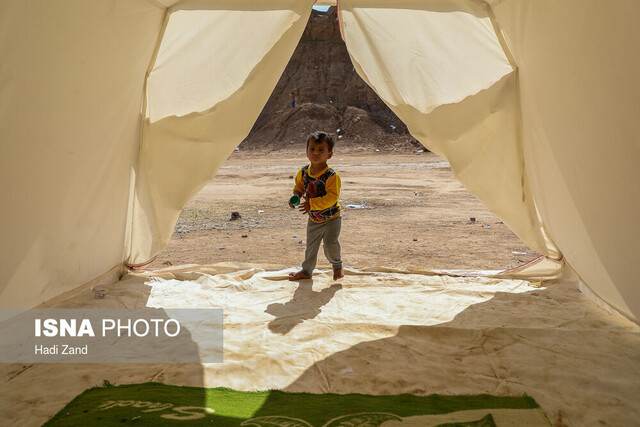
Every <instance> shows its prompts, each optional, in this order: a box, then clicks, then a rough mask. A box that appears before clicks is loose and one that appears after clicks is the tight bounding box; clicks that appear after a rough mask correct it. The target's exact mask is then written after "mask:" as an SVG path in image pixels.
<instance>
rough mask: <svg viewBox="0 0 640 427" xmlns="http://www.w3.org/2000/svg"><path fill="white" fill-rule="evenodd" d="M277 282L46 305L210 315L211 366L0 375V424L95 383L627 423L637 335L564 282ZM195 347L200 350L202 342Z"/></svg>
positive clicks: (173, 278) (163, 281)
mask: <svg viewBox="0 0 640 427" xmlns="http://www.w3.org/2000/svg"><path fill="white" fill-rule="evenodd" d="M376 270H377V271H376ZM289 271H291V270H273V269H271V268H270V267H266V266H263V267H260V266H257V265H230V264H227V265H214V266H201V267H190V268H171V269H167V270H165V271H164V272H156V273H153V274H152V275H151V276H152V277H145V276H148V274H140V275H128V276H125V278H124V279H123V280H122V281H121V282H118V283H117V284H114V285H111V286H109V290H108V293H107V296H106V298H105V299H102V300H100V299H95V298H93V292H92V291H91V289H90V288H88V287H87V288H84V289H80V290H78V291H77V292H76V293H75V294H74V295H69V296H68V297H67V298H61V299H58V300H56V301H51V302H49V303H47V304H46V305H45V306H46V307H57V308H80V307H85V308H93V309H101V308H142V307H155V308H164V309H170V308H211V307H219V308H222V309H223V310H224V328H225V329H224V363H217V364H215V363H214V364H154V365H149V364H126V363H125V364H122V363H121V364H31V365H18V364H14V365H1V366H0V373H1V374H2V375H0V378H2V379H1V380H0V393H1V396H2V399H0V424H2V425H24V426H31V425H33V426H36V425H38V426H39V425H41V424H42V423H43V422H44V421H46V420H48V419H49V418H51V417H52V416H53V415H54V414H55V413H57V412H58V411H59V410H61V409H62V408H63V407H64V405H66V404H67V403H68V402H69V401H70V400H71V399H73V398H74V397H75V396H77V395H78V394H80V393H82V392H83V391H84V390H85V389H87V388H89V387H92V386H102V384H103V381H104V380H107V381H109V382H111V383H112V384H115V385H120V384H129V383H141V382H147V381H157V382H162V383H165V384H176V385H188V386H198V387H219V386H224V387H231V388H234V389H236V390H267V389H282V390H286V391H292V392H312V393H366V394H398V393H413V394H420V395H427V394H432V393H440V394H447V395H456V394H481V393H488V394H493V395H500V396H522V395H523V393H526V394H528V395H529V396H531V397H533V398H534V399H535V400H536V401H537V402H538V404H539V405H540V407H541V408H542V409H543V410H544V411H545V413H546V414H547V417H548V418H549V420H550V421H551V422H552V423H553V424H554V425H570V426H591V425H599V424H600V423H601V421H602V422H604V423H606V424H610V425H616V426H626V425H634V424H635V423H636V422H637V420H638V419H640V405H639V404H638V403H639V402H638V399H639V396H640V334H638V331H637V327H636V326H635V325H634V324H633V323H632V322H630V321H628V320H626V319H623V318H621V317H619V316H614V315H610V314H608V313H607V312H605V311H604V310H602V309H600V308H599V307H597V306H596V305H595V304H594V303H593V302H591V301H589V300H588V299H587V298H586V297H585V296H584V295H582V294H581V293H580V292H579V291H578V290H577V289H576V288H575V282H574V283H573V284H572V286H569V285H570V284H569V283H568V282H565V283H564V284H556V285H552V286H549V287H540V286H539V284H531V283H529V282H526V281H522V280H506V279H491V278H469V277H458V278H455V277H449V276H437V275H427V274H419V273H418V272H416V271H395V272H390V271H381V270H378V269H375V268H370V269H368V270H367V271H363V270H347V272H346V273H347V275H346V277H345V278H344V280H342V281H341V283H336V282H333V281H332V280H331V276H330V273H331V271H330V270H328V271H327V270H324V271H317V272H316V273H317V274H316V275H315V276H314V280H313V282H312V281H302V282H300V283H295V282H290V281H288V280H287V274H288V272H289ZM407 295H410V296H411V297H410V298H408V297H407ZM196 344H197V343H196ZM198 347H199V348H200V349H201V350H200V351H206V350H205V348H206V344H205V343H202V344H201V345H198ZM173 350H174V349H169V351H173ZM33 402H38V403H37V405H34V403H33ZM213 409H214V410H215V408H213ZM118 421H119V420H118ZM528 421H529V422H530V423H532V420H531V419H529V420H528ZM414 425H416V424H414ZM418 425H421V426H422V425H425V424H424V423H420V422H418ZM518 425H537V424H522V423H519V424H518Z"/></svg>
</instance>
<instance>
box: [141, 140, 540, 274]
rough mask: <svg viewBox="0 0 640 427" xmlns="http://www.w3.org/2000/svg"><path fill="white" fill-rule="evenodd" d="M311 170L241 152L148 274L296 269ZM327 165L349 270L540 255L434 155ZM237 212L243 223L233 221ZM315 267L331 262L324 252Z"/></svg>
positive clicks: (343, 155)
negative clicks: (335, 186) (298, 191)
mask: <svg viewBox="0 0 640 427" xmlns="http://www.w3.org/2000/svg"><path fill="white" fill-rule="evenodd" d="M304 164H306V156H305V154H304V148H302V149H301V150H299V151H291V150H288V151H280V152H269V153H266V152H259V151H251V152H243V151H237V152H234V153H233V154H232V155H231V156H230V157H229V159H227V161H226V163H225V164H223V166H222V167H221V168H220V170H219V171H218V174H217V175H216V176H215V177H214V179H213V180H212V181H211V182H209V183H208V184H207V185H206V186H205V187H204V188H203V189H202V191H201V192H200V193H199V194H198V195H196V197H195V198H194V199H192V200H191V201H190V202H189V203H188V204H187V206H186V207H185V208H184V209H183V211H182V213H181V215H180V218H179V220H178V223H177V225H176V227H175V230H174V234H173V236H172V239H171V241H170V243H169V245H168V247H167V248H165V250H164V251H162V252H161V253H160V254H159V256H158V258H157V259H156V261H155V262H154V263H152V264H151V265H150V266H149V267H148V268H151V269H154V268H162V267H165V266H167V265H178V264H190V263H198V264H211V263H216V262H221V261H234V262H251V263H260V264H276V265H281V266H299V265H300V263H301V262H302V259H303V255H304V244H305V226H306V217H305V216H304V215H302V214H301V213H299V212H298V211H296V210H292V209H291V208H289V206H288V203H287V202H288V199H289V197H290V195H291V190H292V188H293V177H294V176H295V174H296V173H297V171H298V169H299V168H300V167H301V166H303V165H304ZM329 164H330V165H331V166H332V167H333V168H334V169H335V170H336V171H337V172H338V173H339V174H340V177H341V180H342V191H341V196H340V203H341V205H342V207H343V223H342V233H341V236H340V242H341V245H342V257H343V259H344V264H345V266H346V267H356V268H360V267H374V266H386V267H397V268H400V267H402V268H411V267H417V268H444V269H490V270H503V269H508V268H511V267H515V266H516V265H519V264H521V263H523V262H526V261H528V260H531V259H533V258H535V257H536V256H538V254H537V253H536V252H535V251H533V250H532V249H530V248H529V247H527V246H526V245H525V244H524V243H523V242H522V241H521V240H520V239H519V238H518V237H517V236H516V235H515V234H514V233H513V232H512V231H511V230H510V229H509V228H508V227H507V226H505V225H504V224H503V223H502V222H501V221H500V220H499V219H498V218H497V217H496V216H494V215H493V214H491V213H490V212H489V211H487V210H486V209H485V208H484V206H483V205H482V204H481V203H480V202H479V201H478V200H477V199H476V198H475V197H474V196H472V195H470V194H469V193H468V192H467V191H466V190H465V189H464V188H463V187H462V186H461V185H460V184H459V183H458V182H457V181H456V180H455V179H454V178H453V174H452V172H451V168H450V167H449V164H448V163H447V162H446V161H444V160H443V159H442V158H440V157H438V156H437V155H435V154H433V153H429V152H424V153H419V152H417V151H412V152H404V153H400V152H376V151H374V149H363V150H349V151H347V152H336V153H335V155H334V157H333V159H331V160H330V162H329ZM365 203H367V205H366V207H365V208H350V207H349V205H354V206H360V205H363V204H365ZM232 212H239V213H240V215H241V216H242V218H241V219H239V220H235V221H231V220H230V219H231V213H232ZM471 218H475V222H472V221H471ZM318 261H319V267H323V266H328V264H327V261H326V259H325V258H324V255H323V254H322V251H321V252H320V254H319V257H318Z"/></svg>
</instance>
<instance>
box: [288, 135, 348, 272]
mask: <svg viewBox="0 0 640 427" xmlns="http://www.w3.org/2000/svg"><path fill="white" fill-rule="evenodd" d="M332 156H333V138H332V137H331V135H329V134H326V133H324V132H315V133H314V134H313V135H311V136H310V137H309V139H308V140H307V158H308V159H309V162H310V164H309V165H307V166H304V167H303V168H302V169H300V170H299V171H298V175H297V176H296V182H295V187H294V188H293V194H295V195H297V196H298V197H303V199H304V202H303V203H300V208H299V210H300V212H302V213H303V214H308V215H309V220H308V221H307V249H306V250H305V253H304V262H303V263H302V270H300V271H298V272H297V273H291V274H289V280H301V279H310V278H311V276H312V275H313V269H314V268H315V267H316V262H317V259H318V249H319V248H320V242H321V241H323V243H324V254H325V255H326V257H327V259H328V260H329V262H330V263H331V266H332V267H333V280H338V279H340V278H342V277H344V273H343V271H342V258H341V256H340V242H338V237H339V236H340V228H341V226H342V217H341V216H340V212H341V208H340V203H338V198H339V197H340V177H339V176H338V174H337V173H336V172H335V171H334V170H333V169H331V168H330V167H329V165H327V160H329V159H330V158H331V157H332ZM289 206H290V207H291V208H294V206H293V205H292V204H291V203H289Z"/></svg>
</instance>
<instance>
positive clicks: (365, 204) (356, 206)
mask: <svg viewBox="0 0 640 427" xmlns="http://www.w3.org/2000/svg"><path fill="white" fill-rule="evenodd" d="M347 208H349V209H371V207H370V206H369V202H365V203H363V204H361V205H347Z"/></svg>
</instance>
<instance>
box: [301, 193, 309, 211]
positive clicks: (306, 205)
mask: <svg viewBox="0 0 640 427" xmlns="http://www.w3.org/2000/svg"><path fill="white" fill-rule="evenodd" d="M302 200H304V202H302V203H300V208H299V210H300V212H302V213H303V214H308V213H309V211H310V210H311V203H309V200H308V199H307V198H306V197H304V196H302Z"/></svg>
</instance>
